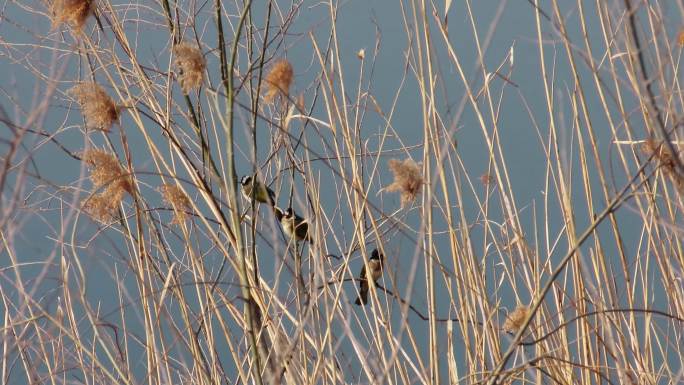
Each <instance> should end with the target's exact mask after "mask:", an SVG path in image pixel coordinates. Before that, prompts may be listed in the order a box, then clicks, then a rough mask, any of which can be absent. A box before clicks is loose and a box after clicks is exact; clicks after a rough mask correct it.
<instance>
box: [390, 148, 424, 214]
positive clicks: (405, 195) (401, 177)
mask: <svg viewBox="0 0 684 385" xmlns="http://www.w3.org/2000/svg"><path fill="white" fill-rule="evenodd" d="M388 165H389V168H390V171H392V174H394V181H393V182H392V184H390V185H389V186H388V187H387V191H389V192H395V191H398V192H401V205H402V206H404V205H406V204H407V203H411V202H413V201H414V200H415V199H416V197H417V196H418V194H420V190H421V188H422V187H423V183H424V179H423V174H422V172H421V168H420V165H419V164H417V163H416V162H414V161H413V159H411V158H407V159H404V160H403V161H401V160H398V159H390V161H389V162H388Z"/></svg>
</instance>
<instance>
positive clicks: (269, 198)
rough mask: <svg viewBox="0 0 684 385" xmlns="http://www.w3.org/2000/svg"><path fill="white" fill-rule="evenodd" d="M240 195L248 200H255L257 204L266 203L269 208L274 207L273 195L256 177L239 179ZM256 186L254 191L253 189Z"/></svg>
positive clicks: (249, 176) (248, 176)
mask: <svg viewBox="0 0 684 385" xmlns="http://www.w3.org/2000/svg"><path fill="white" fill-rule="evenodd" d="M240 185H241V186H242V188H241V190H242V195H243V196H244V197H245V198H246V199H247V200H248V201H250V202H251V201H252V199H255V200H256V201H257V202H261V203H268V204H269V205H270V206H271V207H273V206H275V193H274V192H273V190H271V189H270V188H268V186H266V185H265V184H263V183H261V181H259V179H258V178H257V177H256V175H254V176H252V175H245V176H243V177H242V179H240ZM255 186H256V191H254V187H255Z"/></svg>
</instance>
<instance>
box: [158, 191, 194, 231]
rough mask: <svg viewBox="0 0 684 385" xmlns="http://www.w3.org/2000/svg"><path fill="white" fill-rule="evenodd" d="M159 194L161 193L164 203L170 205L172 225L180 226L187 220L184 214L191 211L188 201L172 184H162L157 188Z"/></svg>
mask: <svg viewBox="0 0 684 385" xmlns="http://www.w3.org/2000/svg"><path fill="white" fill-rule="evenodd" d="M159 192H161V195H162V197H163V198H164V201H165V202H166V203H168V204H169V205H171V207H172V208H173V212H174V220H173V222H174V223H177V224H179V225H180V224H181V223H184V222H185V220H186V219H187V214H186V212H188V211H191V210H192V205H191V204H190V199H188V196H187V195H185V193H184V192H183V190H181V189H180V188H179V187H178V186H176V185H172V184H163V185H161V187H159Z"/></svg>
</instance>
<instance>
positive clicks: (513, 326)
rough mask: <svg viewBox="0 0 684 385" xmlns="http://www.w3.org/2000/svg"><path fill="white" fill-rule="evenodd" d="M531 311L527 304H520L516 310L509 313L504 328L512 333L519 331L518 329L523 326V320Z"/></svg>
mask: <svg viewBox="0 0 684 385" xmlns="http://www.w3.org/2000/svg"><path fill="white" fill-rule="evenodd" d="M529 313H530V309H529V308H528V307H527V306H522V305H521V306H518V307H517V308H515V310H513V311H512V312H511V313H510V314H508V317H506V321H505V322H504V324H503V329H504V330H505V331H507V332H510V333H515V332H517V331H518V329H520V328H521V327H522V325H523V322H524V321H525V318H527V315H528V314H529Z"/></svg>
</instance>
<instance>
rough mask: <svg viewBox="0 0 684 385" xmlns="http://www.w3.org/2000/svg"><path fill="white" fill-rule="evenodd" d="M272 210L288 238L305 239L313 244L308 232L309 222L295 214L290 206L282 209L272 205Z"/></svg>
mask: <svg viewBox="0 0 684 385" xmlns="http://www.w3.org/2000/svg"><path fill="white" fill-rule="evenodd" d="M273 211H274V212H275V216H276V218H277V219H278V220H279V221H280V224H281V225H282V226H283V231H284V232H285V235H287V236H288V237H289V238H294V239H295V240H296V241H297V242H299V241H304V240H307V241H309V243H311V244H313V239H312V237H311V233H309V222H308V221H307V220H306V219H304V218H302V217H300V216H299V215H297V214H295V213H294V210H292V207H288V208H287V210H285V211H282V210H281V209H280V208H278V207H275V206H274V210H273Z"/></svg>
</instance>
